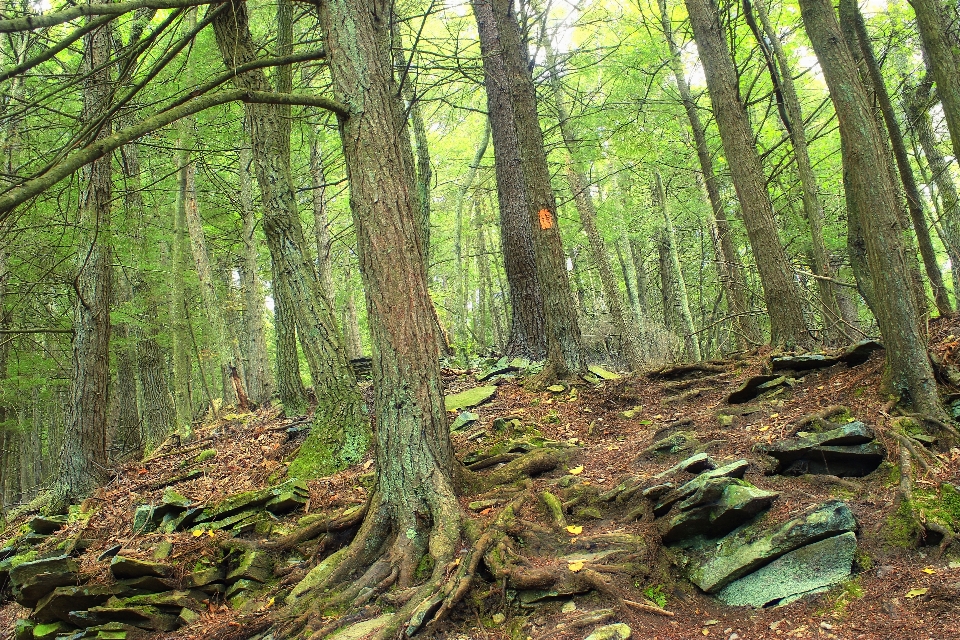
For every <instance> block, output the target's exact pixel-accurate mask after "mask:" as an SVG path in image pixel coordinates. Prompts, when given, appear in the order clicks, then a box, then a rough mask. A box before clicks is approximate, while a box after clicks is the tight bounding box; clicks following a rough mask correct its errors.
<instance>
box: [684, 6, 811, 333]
mask: <svg viewBox="0 0 960 640" xmlns="http://www.w3.org/2000/svg"><path fill="white" fill-rule="evenodd" d="M685 2H686V5H687V11H688V12H689V14H690V23H691V25H692V26H693V33H694V38H695V39H696V42H697V48H698V49H699V51H700V60H701V62H703V68H704V74H705V75H706V79H707V87H708V88H709V91H710V101H711V103H712V104H713V113H714V116H715V117H716V119H717V127H718V128H719V129H720V139H721V141H722V142H723V151H724V154H725V155H726V157H727V163H728V164H729V165H730V174H731V176H732V178H733V185H734V187H735V188H736V190H737V196H738V197H739V199H740V207H741V209H742V211H743V221H744V224H745V225H746V227H747V236H748V237H749V239H750V246H751V248H752V249H753V254H754V256H755V257H756V261H757V269H758V271H759V272H760V283H761V284H762V286H763V296H764V300H765V301H766V304H767V314H768V315H769V317H770V342H771V344H774V345H778V346H786V347H811V346H814V344H815V341H814V340H813V338H812V336H811V334H810V332H809V331H808V330H807V325H806V322H805V320H804V305H803V298H802V297H801V294H800V288H799V286H798V285H797V282H796V279H795V277H794V274H793V268H792V267H791V265H790V261H789V260H788V259H787V255H786V252H785V251H784V249H783V245H782V244H781V243H780V238H779V235H778V233H777V224H776V221H775V220H774V217H773V204H772V203H771V201H770V194H769V193H768V192H767V187H766V182H765V178H764V173H763V165H762V163H761V162H760V155H759V154H758V153H757V148H756V147H755V146H754V142H753V141H754V135H753V130H752V129H751V127H750V121H749V119H748V117H747V111H746V109H745V107H744V105H743V101H742V100H741V99H740V93H739V87H738V80H737V73H736V69H735V68H734V65H733V58H731V57H730V50H729V49H728V47H727V41H726V38H725V35H724V32H723V31H722V30H721V28H720V22H719V19H718V17H717V9H716V5H715V4H714V2H713V0H685Z"/></svg>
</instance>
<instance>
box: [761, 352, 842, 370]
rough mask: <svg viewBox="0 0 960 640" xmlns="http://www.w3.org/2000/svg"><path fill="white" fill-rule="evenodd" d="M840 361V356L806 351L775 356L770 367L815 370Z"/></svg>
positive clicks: (774, 368) (771, 359)
mask: <svg viewBox="0 0 960 640" xmlns="http://www.w3.org/2000/svg"><path fill="white" fill-rule="evenodd" d="M839 362H841V358H840V356H828V355H824V354H822V353H805V354H802V355H798V356H774V357H772V358H770V368H771V369H772V370H773V371H813V370H814V369H824V368H826V367H832V366H833V365H835V364H838V363H839Z"/></svg>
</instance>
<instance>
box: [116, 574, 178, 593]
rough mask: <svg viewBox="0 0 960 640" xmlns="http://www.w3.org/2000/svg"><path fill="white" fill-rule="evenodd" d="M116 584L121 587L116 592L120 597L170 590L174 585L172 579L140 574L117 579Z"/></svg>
mask: <svg viewBox="0 0 960 640" xmlns="http://www.w3.org/2000/svg"><path fill="white" fill-rule="evenodd" d="M117 584H118V585H119V586H120V587H121V591H120V592H119V593H117V595H118V596H120V597H127V596H137V595H142V594H144V593H159V592H161V591H170V590H171V589H173V587H174V583H173V580H170V579H165V578H158V577H156V576H142V577H140V578H128V579H124V580H117Z"/></svg>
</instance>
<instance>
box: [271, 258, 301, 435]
mask: <svg viewBox="0 0 960 640" xmlns="http://www.w3.org/2000/svg"><path fill="white" fill-rule="evenodd" d="M271 263H272V261H271ZM291 305H292V302H291V300H290V293H289V292H288V291H287V289H286V287H284V286H283V285H282V284H281V282H280V277H279V275H278V274H277V268H276V265H274V268H273V310H274V327H275V328H276V336H277V339H276V347H277V396H278V397H279V399H280V404H282V405H283V410H284V413H286V414H287V415H288V416H293V415H302V414H304V413H306V410H307V390H306V389H305V388H304V386H303V377H302V376H301V374H300V355H299V353H300V352H299V350H298V349H297V326H296V319H295V317H294V311H293V309H291V308H290V307H291Z"/></svg>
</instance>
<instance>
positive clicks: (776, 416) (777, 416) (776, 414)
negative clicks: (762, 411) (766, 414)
mask: <svg viewBox="0 0 960 640" xmlns="http://www.w3.org/2000/svg"><path fill="white" fill-rule="evenodd" d="M770 417H771V418H779V417H780V414H779V413H771V414H770Z"/></svg>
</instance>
